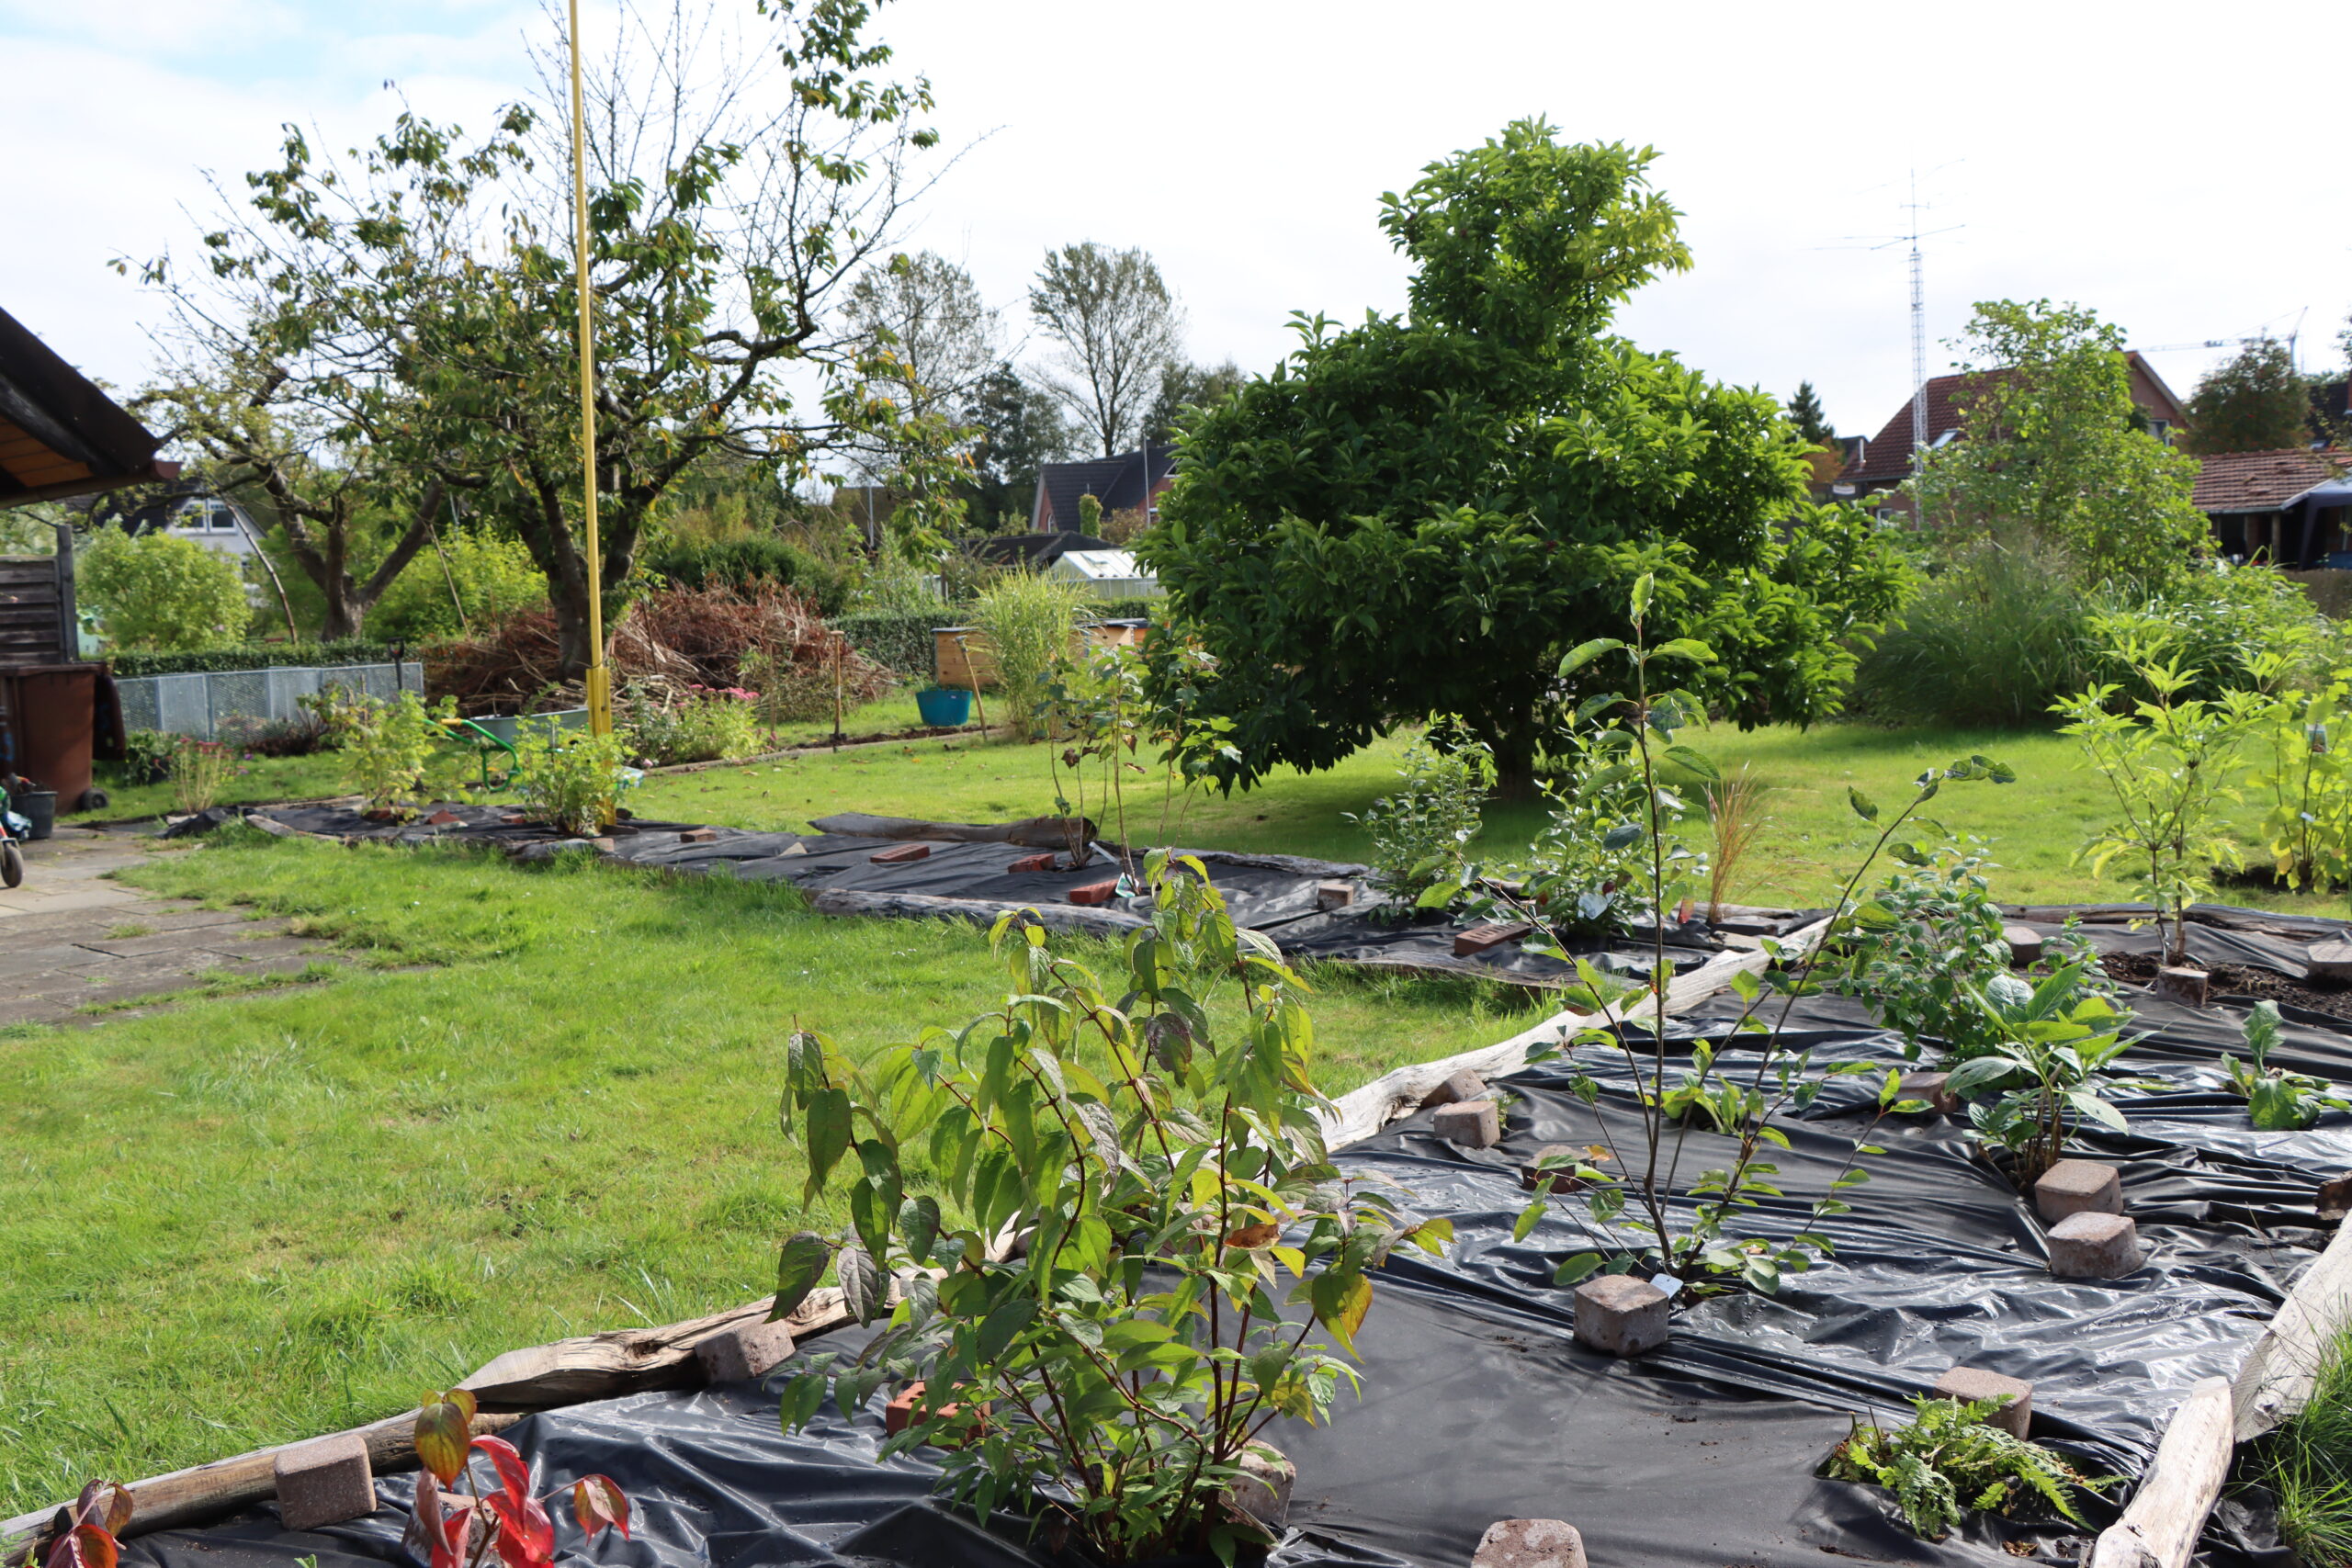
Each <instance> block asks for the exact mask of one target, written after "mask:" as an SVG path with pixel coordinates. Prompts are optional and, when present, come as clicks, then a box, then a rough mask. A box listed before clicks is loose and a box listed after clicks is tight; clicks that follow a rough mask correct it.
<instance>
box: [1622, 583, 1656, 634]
mask: <svg viewBox="0 0 2352 1568" xmlns="http://www.w3.org/2000/svg"><path fill="white" fill-rule="evenodd" d="M1656 592H1657V577H1656V576H1655V575H1654V574H1652V573H1650V572H1646V571H1645V572H1644V573H1642V575H1641V576H1639V577H1637V578H1635V579H1634V592H1633V595H1632V598H1631V599H1630V601H1629V611H1628V615H1627V617H1626V618H1627V619H1629V620H1631V621H1632V622H1633V623H1634V625H1635V626H1639V625H1641V624H1642V619H1643V617H1644V616H1645V615H1648V614H1649V613H1650V598H1651V596H1652V595H1653V594H1655V593H1656Z"/></svg>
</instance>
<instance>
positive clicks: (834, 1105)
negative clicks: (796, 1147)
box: [808, 1089, 854, 1197]
mask: <svg viewBox="0 0 2352 1568" xmlns="http://www.w3.org/2000/svg"><path fill="white" fill-rule="evenodd" d="M853 1127H854V1121H853V1118H852V1115H851V1111H850V1103H849V1091H848V1090H847V1089H819V1090H818V1091H817V1092H816V1093H814V1094H812V1095H810V1096H809V1147H808V1156H809V1195H810V1196H811V1197H814V1196H815V1195H816V1194H818V1193H820V1192H822V1191H823V1190H825V1179H826V1178H827V1177H828V1176H830V1175H831V1174H832V1169H833V1167H835V1166H836V1165H839V1164H840V1163H841V1158H842V1156H843V1155H845V1154H847V1153H849V1145H850V1133H851V1130H852V1128H853Z"/></svg>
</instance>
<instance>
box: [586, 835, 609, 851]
mask: <svg viewBox="0 0 2352 1568" xmlns="http://www.w3.org/2000/svg"><path fill="white" fill-rule="evenodd" d="M588 847H589V848H590V849H592V850H594V851H595V852H597V853H598V854H600V855H608V854H611V853H612V852H613V840H611V839H610V838H609V837H605V838H597V839H591V840H588Z"/></svg>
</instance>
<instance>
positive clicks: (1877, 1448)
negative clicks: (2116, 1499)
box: [1824, 1399, 2119, 1540]
mask: <svg viewBox="0 0 2352 1568" xmlns="http://www.w3.org/2000/svg"><path fill="white" fill-rule="evenodd" d="M1912 1403H1913V1404H1917V1406H1918V1407H1919V1414H1918V1415H1917V1416H1915V1417H1913V1418H1912V1419H1911V1420H1909V1421H1907V1422H1905V1424H1904V1425H1902V1426H1900V1427H1895V1428H1894V1429H1893V1430H1892V1431H1890V1430H1888V1429H1887V1428H1886V1427H1881V1426H1880V1425H1878V1423H1877V1422H1875V1421H1873V1422H1871V1425H1869V1426H1867V1427H1865V1426H1863V1425H1861V1424H1860V1422H1856V1423H1855V1425H1854V1432H1853V1436H1851V1437H1849V1438H1847V1439H1846V1440H1845V1441H1844V1442H1842V1443H1840V1444H1838V1447H1837V1448H1836V1449H1835V1450H1833V1451H1832V1452H1831V1453H1830V1456H1829V1462H1828V1464H1827V1465H1826V1466H1825V1467H1824V1473H1825V1474H1826V1475H1827V1476H1828V1477H1829V1478H1830V1479H1831V1480H1833V1481H1860V1482H1867V1483H1874V1484H1877V1485H1880V1486H1883V1487H1885V1488H1886V1489H1887V1490H1888V1491H1890V1492H1892V1493H1894V1499H1895V1501H1896V1503H1898V1504H1899V1505H1901V1506H1902V1509H1903V1517H1904V1518H1905V1520H1906V1521H1908V1522H1909V1524H1910V1526H1911V1528H1912V1529H1914V1530H1916V1531H1917V1532H1918V1533H1919V1534H1920V1535H1921V1536H1922V1537H1924V1538H1926V1539H1927V1540H1941V1539H1942V1538H1943V1536H1944V1534H1945V1532H1946V1531H1948V1530H1950V1529H1951V1528H1952V1526H1954V1525H1956V1524H1958V1523H1960V1517H1961V1512H1962V1509H1963V1508H1985V1509H1990V1510H1992V1511H1993V1512H1995V1513H1998V1514H2004V1515H2007V1516H2010V1517H2016V1516H2017V1515H2018V1512H2019V1511H2020V1510H2021V1509H2023V1508H2025V1507H2027V1506H2029V1505H2030V1504H2032V1503H2034V1502H2035V1501H2036V1500H2039V1501H2040V1502H2041V1503H2042V1504H2044V1505H2047V1506H2048V1507H2049V1508H2050V1510H2051V1511H2052V1512H2053V1513H2055V1514H2057V1515H2058V1516H2059V1517H2062V1518H2067V1519H2073V1520H2075V1522H2076V1523H2077V1524H2079V1523H2081V1522H2082V1521H2081V1517H2080V1516H2078V1515H2077V1514H2076V1513H2075V1506H2074V1503H2073V1501H2072V1500H2071V1499H2070V1498H2069V1496H2068V1495H2067V1494H2068V1491H2069V1489H2071V1488H2073V1487H2077V1486H2079V1487H2081V1488H2083V1489H2084V1490H2085V1491H2086V1492H2095V1491H2098V1489H2099V1488H2101V1487H2104V1486H2110V1485H2113V1484H2114V1483H2115V1482H2116V1481H2117V1479H2119V1478H2118V1477H2115V1476H2111V1475H2102V1476H2089V1475H2085V1474H2083V1473H2082V1472H2079V1471H2077V1470H2076V1469H2075V1467H2074V1466H2073V1465H2071V1464H2068V1463H2067V1462H2066V1461H2064V1459H2061V1458H2060V1457H2059V1456H2058V1455H2056V1454H2054V1453H2052V1452H2051V1451H2050V1450H2048V1449H2045V1448H2043V1447H2042V1446H2041V1444H2039V1443H2029V1442H2027V1441H2026V1440H2025V1439H2024V1438H2013V1437H2011V1436H2010V1435H2009V1434H2008V1433H2007V1432H2004V1431H2002V1430H2001V1429H2000V1428H1999V1427H1988V1426H1986V1425H1985V1417H1986V1416H1990V1415H1992V1414H1993V1412H1994V1411H1995V1410H1996V1409H1997V1408H1998V1407H1999V1405H1998V1402H1997V1401H1995V1400H1979V1401H1976V1402H1974V1403H1973V1404H1968V1403H1962V1401H1960V1400H1957V1399H1917V1400H1914V1401H1913V1402H1912Z"/></svg>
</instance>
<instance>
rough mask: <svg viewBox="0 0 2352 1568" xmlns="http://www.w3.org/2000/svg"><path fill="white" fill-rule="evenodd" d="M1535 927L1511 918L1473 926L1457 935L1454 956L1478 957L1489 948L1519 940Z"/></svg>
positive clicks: (1454, 941)
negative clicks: (1496, 922) (1497, 922)
mask: <svg viewBox="0 0 2352 1568" xmlns="http://www.w3.org/2000/svg"><path fill="white" fill-rule="evenodd" d="M1534 929H1535V928H1534V926H1533V925H1532V924H1530V923H1529V922H1528V921H1525V920H1510V921H1506V922H1504V923H1502V924H1499V925H1496V924H1487V925H1483V926H1472V927H1471V928H1470V929H1469V930H1468V931H1462V932H1459V933H1458V934H1456V935H1455V937H1454V939H1453V956H1454V957H1456V958H1472V957H1476V955H1477V954H1479V953H1484V952H1486V951H1487V949H1488V948H1491V947H1500V946H1501V945H1502V944H1503V943H1505V942H1517V941H1518V940H1519V939H1520V938H1521V937H1523V936H1525V935H1526V934H1527V933H1528V932H1529V931H1533V930H1534Z"/></svg>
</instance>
